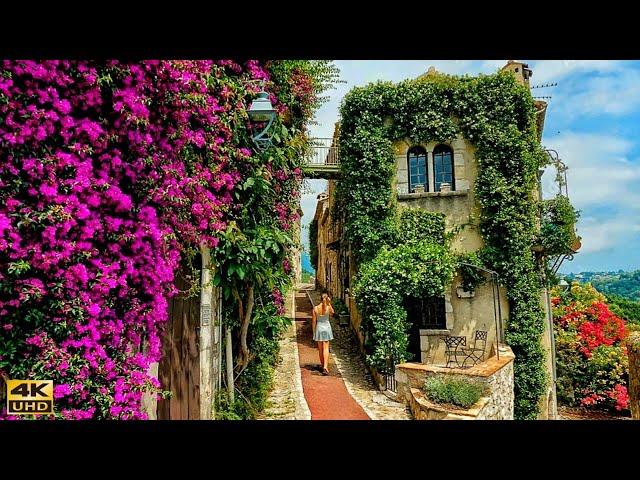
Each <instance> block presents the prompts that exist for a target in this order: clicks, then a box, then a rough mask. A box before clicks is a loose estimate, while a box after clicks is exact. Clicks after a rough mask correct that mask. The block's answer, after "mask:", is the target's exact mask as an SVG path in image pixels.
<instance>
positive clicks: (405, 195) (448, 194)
mask: <svg viewBox="0 0 640 480" xmlns="http://www.w3.org/2000/svg"><path fill="white" fill-rule="evenodd" d="M468 192H469V191H468V190H452V191H450V192H423V193H398V200H411V199H413V198H430V197H459V196H465V195H467V194H468Z"/></svg>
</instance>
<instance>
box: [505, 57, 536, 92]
mask: <svg viewBox="0 0 640 480" xmlns="http://www.w3.org/2000/svg"><path fill="white" fill-rule="evenodd" d="M501 70H506V71H509V72H511V73H513V74H514V75H515V77H516V80H518V83H520V84H521V85H526V86H527V87H528V86H529V79H530V78H531V77H532V76H533V72H532V70H531V69H530V68H529V65H528V64H526V63H522V62H518V61H515V60H509V61H508V62H507V64H506V65H505V66H504V67H502V68H501Z"/></svg>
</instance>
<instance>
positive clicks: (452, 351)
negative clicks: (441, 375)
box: [442, 335, 467, 368]
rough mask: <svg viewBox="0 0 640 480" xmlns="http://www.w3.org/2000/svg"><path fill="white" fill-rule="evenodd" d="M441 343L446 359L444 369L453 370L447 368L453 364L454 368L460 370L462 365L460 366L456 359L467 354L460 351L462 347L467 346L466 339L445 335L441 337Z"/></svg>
mask: <svg viewBox="0 0 640 480" xmlns="http://www.w3.org/2000/svg"><path fill="white" fill-rule="evenodd" d="M442 341H443V342H444V345H445V349H444V354H445V357H446V359H447V364H446V367H447V368H453V367H449V364H455V366H456V367H458V368H461V367H462V364H460V360H458V357H464V358H466V357H467V353H466V352H465V351H464V350H463V349H462V347H465V346H466V345H467V337H458V336H455V335H447V336H444V337H442ZM463 363H464V360H463Z"/></svg>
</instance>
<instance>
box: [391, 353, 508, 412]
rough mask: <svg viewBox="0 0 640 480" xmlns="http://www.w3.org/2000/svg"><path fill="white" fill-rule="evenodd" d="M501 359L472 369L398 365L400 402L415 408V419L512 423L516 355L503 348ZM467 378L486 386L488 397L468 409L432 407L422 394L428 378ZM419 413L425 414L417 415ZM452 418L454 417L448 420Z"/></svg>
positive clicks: (408, 364) (433, 405) (492, 360)
mask: <svg viewBox="0 0 640 480" xmlns="http://www.w3.org/2000/svg"><path fill="white" fill-rule="evenodd" d="M501 350H503V351H501V352H500V358H498V357H497V356H496V355H494V356H492V357H491V358H489V359H488V360H487V361H485V362H482V363H479V364H478V365H475V366H473V367H471V368H467V369H459V368H444V367H437V366H435V365H424V364H420V363H402V364H400V365H396V381H397V383H398V386H397V392H398V397H397V398H398V400H399V401H403V402H405V403H406V404H407V405H409V406H410V407H412V409H416V413H415V414H414V417H415V418H416V419H430V420H435V419H447V418H449V419H451V418H456V419H457V418H458V417H460V416H462V417H465V416H466V417H473V418H474V419H476V420H513V360H514V358H515V356H514V355H513V352H512V351H511V349H510V348H508V347H501ZM436 374H444V375H464V376H467V377H468V378H470V379H475V380H478V381H480V382H482V383H485V384H486V385H487V388H488V391H489V393H488V395H486V396H485V397H483V398H482V399H480V401H479V402H478V403H477V404H476V405H474V406H472V407H471V408H470V409H467V410H452V409H447V408H445V407H442V406H439V405H435V404H432V403H431V402H429V401H428V400H426V398H424V396H423V395H422V393H421V391H422V387H423V385H424V382H425V380H426V378H427V377H428V376H431V375H436ZM418 410H420V411H421V412H422V413H418ZM449 415H453V416H452V417H449Z"/></svg>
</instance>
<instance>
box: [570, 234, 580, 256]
mask: <svg viewBox="0 0 640 480" xmlns="http://www.w3.org/2000/svg"><path fill="white" fill-rule="evenodd" d="M580 247H582V237H578V236H576V239H575V240H574V241H573V243H572V244H571V250H572V251H574V252H577V251H578V250H580Z"/></svg>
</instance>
